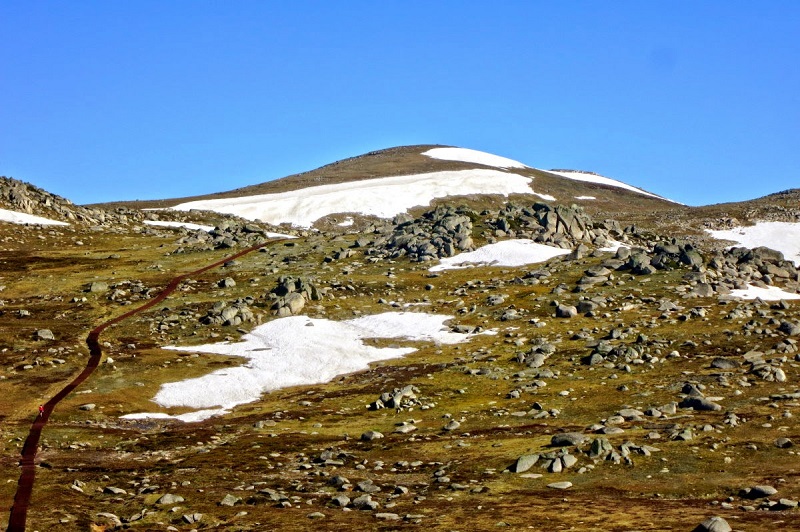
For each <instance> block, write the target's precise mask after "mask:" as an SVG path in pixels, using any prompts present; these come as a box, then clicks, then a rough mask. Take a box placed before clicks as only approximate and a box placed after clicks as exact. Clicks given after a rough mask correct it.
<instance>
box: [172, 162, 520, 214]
mask: <svg viewBox="0 0 800 532" xmlns="http://www.w3.org/2000/svg"><path fill="white" fill-rule="evenodd" d="M530 182H531V178H529V177H523V176H521V175H518V174H510V173H507V172H500V171H498V170H487V169H475V170H461V171H452V172H432V173H429V174H417V175H407V176H396V177H384V178H379V179H366V180H361V181H351V182H348V183H337V184H333V185H321V186H318V187H309V188H304V189H302V190H294V191H291V192H283V193H280V194H261V195H258V196H244V197H240V198H225V199H215V200H199V201H190V202H187V203H181V204H180V205H176V206H175V207H172V208H173V209H176V210H182V211H188V210H190V209H201V210H210V211H216V212H223V213H229V214H235V215H237V216H241V217H242V218H246V219H248V220H257V219H260V220H263V221H264V222H268V223H271V224H273V225H278V224H281V223H284V222H288V223H291V224H292V225H295V226H299V227H311V225H312V224H313V223H314V222H315V221H316V220H318V219H320V218H322V217H323V216H327V215H329V214H334V213H346V212H357V213H360V214H366V215H373V216H378V217H380V218H391V217H393V216H395V215H396V214H399V213H401V212H405V211H406V210H408V209H409V208H411V207H415V206H418V205H428V204H430V202H431V200H433V199H435V198H441V197H446V196H459V195H466V194H502V195H504V196H507V195H509V194H515V193H517V194H530V193H531V192H532V190H531V187H530Z"/></svg>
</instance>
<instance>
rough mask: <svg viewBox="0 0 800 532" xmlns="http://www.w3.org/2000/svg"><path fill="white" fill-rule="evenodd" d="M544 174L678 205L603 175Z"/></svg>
mask: <svg viewBox="0 0 800 532" xmlns="http://www.w3.org/2000/svg"><path fill="white" fill-rule="evenodd" d="M542 172H547V173H548V174H555V175H557V176H561V177H566V178H567V179H573V180H575V181H584V182H587V183H597V184H598V185H608V186H611V187H617V188H624V189H625V190H630V191H631V192H636V193H637V194H643V195H645V196H650V197H653V198H658V199H661V200H664V201H669V202H672V203H678V202H677V201H672V200H671V199H667V198H663V197H661V196H658V195H656V194H651V193H650V192H646V191H644V190H642V189H640V188H636V187H634V186H632V185H629V184H627V183H623V182H622V181H617V180H616V179H611V178H610V177H603V176H601V175H597V174H592V173H589V172H577V171H561V170H542Z"/></svg>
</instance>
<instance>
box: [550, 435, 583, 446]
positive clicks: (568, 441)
mask: <svg viewBox="0 0 800 532" xmlns="http://www.w3.org/2000/svg"><path fill="white" fill-rule="evenodd" d="M588 439H589V438H588V436H584V435H583V434H581V433H580V432H564V433H561V434H555V435H553V437H552V438H550V445H552V446H553V447H570V446H573V445H580V444H582V443H583V442H585V441H586V440H588Z"/></svg>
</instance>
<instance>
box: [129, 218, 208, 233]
mask: <svg viewBox="0 0 800 532" xmlns="http://www.w3.org/2000/svg"><path fill="white" fill-rule="evenodd" d="M144 223H146V224H147V225H153V226H156V227H183V228H185V229H194V230H197V229H202V230H203V231H211V230H213V229H214V227H212V226H210V225H201V224H193V223H190V222H168V221H161V220H145V221H144Z"/></svg>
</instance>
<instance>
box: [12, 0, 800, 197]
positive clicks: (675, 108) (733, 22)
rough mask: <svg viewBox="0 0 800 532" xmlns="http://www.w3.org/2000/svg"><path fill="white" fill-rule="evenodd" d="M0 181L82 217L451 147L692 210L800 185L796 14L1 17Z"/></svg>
mask: <svg viewBox="0 0 800 532" xmlns="http://www.w3.org/2000/svg"><path fill="white" fill-rule="evenodd" d="M0 27H2V30H3V31H2V35H3V37H2V44H0V95H1V96H0V124H2V127H0V175H8V176H13V177H16V178H18V179H22V180H25V181H29V182H32V183H33V184H35V185H37V186H40V187H43V188H46V189H48V190H50V191H52V192H55V193H57V194H60V195H63V196H66V197H68V198H70V199H72V200H73V201H75V202H77V203H90V202H100V201H111V200H117V199H152V198H164V197H177V196H188V195H194V194H201V193H209V192H217V191H222V190H229V189H232V188H236V187H240V186H244V185H249V184H255V183H259V182H263V181H267V180H270V179H275V178H278V177H283V176H285V175H289V174H292V173H296V172H300V171H304V170H310V169H313V168H316V167H318V166H321V165H323V164H327V163H329V162H333V161H335V160H338V159H342V158H345V157H349V156H353V155H359V154H361V153H364V152H366V151H370V150H374V149H380V148H387V147H391V146H397V145H405V144H423V143H436V144H448V145H455V146H462V147H466V148H473V149H478V150H484V151H488V152H492V153H495V154H498V155H502V156H506V157H511V158H514V159H517V160H520V161H522V162H524V163H526V164H528V165H531V166H536V167H540V168H577V169H585V170H591V171H595V172H598V173H601V174H603V175H607V176H609V177H613V178H617V179H621V180H623V181H626V182H628V183H631V184H634V185H637V186H640V187H643V188H645V189H647V190H650V191H652V192H656V193H658V194H661V195H664V196H667V197H670V198H673V199H675V200H678V201H681V202H684V203H688V204H692V205H699V204H707V203H716V202H722V201H735V200H743V199H750V198H754V197H757V196H761V195H764V194H768V193H771V192H776V191H779V190H784V189H787V188H793V187H800V171H799V170H798V168H800V2H798V1H795V0H786V1H780V0H773V1H769V2H753V1H730V0H725V1H701V2H695V1H670V2H650V1H639V0H637V1H614V2H608V1H599V0H597V1H575V2H560V1H548V2H537V1H496V0H493V1H488V0H487V1H484V2H477V1H409V0H404V1H377V2H376V1H348V0H342V1H336V2H323V1H315V2H311V1H291V2H279V1H277V0H276V1H257V2H252V1H235V2H216V1H213V2H212V1H206V2H204V1H180V0H170V1H157V2H156V1H138V2H117V1H112V2H109V1H80V2H48V1H36V2H31V1H28V0H25V1H18V0H4V1H2V2H0Z"/></svg>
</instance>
